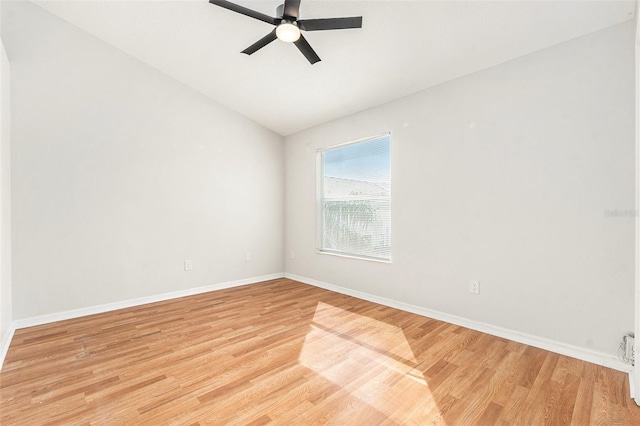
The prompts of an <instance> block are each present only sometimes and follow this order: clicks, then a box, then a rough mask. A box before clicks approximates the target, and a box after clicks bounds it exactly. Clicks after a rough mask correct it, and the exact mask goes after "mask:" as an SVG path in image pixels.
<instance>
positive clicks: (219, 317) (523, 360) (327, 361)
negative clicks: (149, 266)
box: [0, 279, 640, 426]
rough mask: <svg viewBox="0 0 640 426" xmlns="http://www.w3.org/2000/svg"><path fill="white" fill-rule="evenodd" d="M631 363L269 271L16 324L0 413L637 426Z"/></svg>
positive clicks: (62, 419) (111, 419) (81, 420)
mask: <svg viewBox="0 0 640 426" xmlns="http://www.w3.org/2000/svg"><path fill="white" fill-rule="evenodd" d="M628 386H629V383H628V377H627V375H626V374H625V373H622V372H618V371H614V370H610V369H607V368H604V367H601V366H596V365H593V364H589V363H586V362H583V361H579V360H576V359H572V358H567V357H564V356H561V355H558V354H554V353H550V352H547V351H544V350H542V349H538V348H534V347H530V346H527V345H523V344H521V343H516V342H511V341H508V340H505V339H502V338H498V337H494V336H490V335H487V334H483V333H480V332H478V331H474V330H469V329H466V328H464V327H460V326H456V325H452V324H447V323H444V322H441V321H437V320H434V319H431V318H425V317H421V316H419V315H415V314H411V313H408V312H404V311H399V310H396V309H392V308H389V307H385V306H382V305H378V304H375V303H371V302H367V301H363V300H359V299H356V298H353V297H349V296H345V295H342V294H338V293H333V292H330V291H326V290H323V289H319V288H316V287H312V286H308V285H304V284H301V283H298V282H295V281H292V280H288V279H278V280H272V281H267V282H263V283H257V284H253V285H247V286H242V287H237V288H232V289H226V290H220V291H215V292H210V293H204V294H199V295H195V296H190V297H184V298H179V299H174V300H167V301H162V302H158V303H153V304H149V305H143V306H137V307H133V308H129V309H122V310H118V311H113V312H107V313H103V314H97V315H91V316H87V317H83V318H76V319H72V320H68V321H59V322H56V323H51V324H45V325H41V326H37V327H31V328H27V329H21V330H17V331H16V333H15V335H14V338H13V340H12V342H11V345H10V348H9V352H8V353H7V357H6V359H5V363H4V366H3V369H2V371H1V372H0V424H2V425H20V426H22V425H25V424H29V425H45V424H51V425H54V424H55V425H61V424H65V425H66V424H185V425H205V424H206V425H209V424H221V425H222V424H224V425H233V424H238V425H265V424H295V425H306V424H363V425H367V426H369V425H385V424H386V425H400V424H402V425H424V424H435V425H448V426H451V425H457V424H477V425H494V424H495V425H513V424H526V425H537V424H548V425H560V424H573V425H589V424H612V425H615V424H620V425H633V424H640V407H638V406H636V404H635V403H634V402H633V401H632V400H631V399H630V398H629V396H628V394H629V392H628Z"/></svg>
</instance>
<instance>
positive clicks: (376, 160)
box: [317, 134, 391, 261]
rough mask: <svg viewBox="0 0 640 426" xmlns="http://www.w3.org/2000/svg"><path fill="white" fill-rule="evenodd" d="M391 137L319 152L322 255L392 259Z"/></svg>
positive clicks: (319, 215) (320, 241) (319, 212)
mask: <svg viewBox="0 0 640 426" xmlns="http://www.w3.org/2000/svg"><path fill="white" fill-rule="evenodd" d="M390 157H391V136H390V135H389V134H386V135H384V136H379V137H375V138H371V139H367V140H364V141H360V142H354V143H350V144H347V145H340V146H338V147H334V148H328V149H324V150H321V151H319V152H318V164H319V171H320V173H319V177H320V179H319V190H318V194H319V197H318V203H319V209H318V210H319V211H318V239H317V240H318V246H319V247H318V250H319V251H320V252H322V253H333V254H342V255H348V256H355V257H360V258H366V259H377V260H386V261H388V260H391V161H390Z"/></svg>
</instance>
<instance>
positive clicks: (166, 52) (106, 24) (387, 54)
mask: <svg viewBox="0 0 640 426" xmlns="http://www.w3.org/2000/svg"><path fill="white" fill-rule="evenodd" d="M236 2H237V3H238V4H241V5H243V6H245V7H249V8H252V9H255V10H258V11H260V12H262V13H265V14H268V15H275V10H276V7H277V6H278V5H279V4H280V1H270V0H265V1H245V0H237V1H236ZM34 3H36V4H38V5H39V6H40V7H42V8H44V9H46V10H48V11H50V12H51V13H53V14H55V15H57V16H59V17H61V18H63V19H65V20H67V21H68V22H70V23H71V24H73V25H76V26H78V27H80V28H81V29H83V30H85V31H87V32H88V33H90V34H92V35H94V36H96V37H98V38H100V39H102V40H104V41H106V42H107V43H110V44H111V45H113V46H115V47H117V48H119V49H121V50H123V51H125V52H127V53H128V54H130V55H132V56H134V57H136V58H138V59H140V60H142V61H143V62H145V63H147V64H149V65H151V66H152V67H154V68H156V69H158V70H160V71H162V72H164V73H166V74H168V75H170V76H172V77H174V78H175V79H177V80H179V81H182V82H184V83H185V84H187V85H188V86H191V87H192V88H194V89H196V90H198V91H200V92H202V93H203V94H205V95H207V96H209V97H211V98H213V99H215V100H216V101H218V102H219V103H221V104H223V105H226V106H227V107H229V108H231V109H233V110H235V111H238V112H239V113H241V114H243V115H245V116H247V117H249V118H251V119H253V120H255V121H256V122H258V123H261V124H262V125H264V126H266V127H268V128H270V129H272V130H274V131H275V132H277V133H279V134H282V135H288V134H292V133H295V132H297V131H300V130H303V129H306V128H309V127H311V126H314V125H317V124H320V123H323V122H326V121H329V120H332V119H335V118H338V117H342V116H345V115H348V114H351V113H354V112H357V111H360V110H363V109H367V108H370V107H372V106H375V105H378V104H381V103H384V102H388V101H391V100H393V99H397V98H400V97H403V96H406V95H408V94H411V93H414V92H417V91H420V90H423V89H426V88H428V87H431V86H434V85H437V84H439V83H442V82H445V81H447V80H451V79H454V78H457V77H460V76H463V75H465V74H469V73H472V72H476V71H479V70H482V69H485V68H488V67H491V66H494V65H497V64H500V63H503V62H505V61H508V60H511V59H513V58H516V57H519V56H523V55H526V54H529V53H532V52H535V51H537V50H540V49H544V48H546V47H549V46H552V45H555V44H558V43H562V42H564V41H566V40H569V39H572V38H575V37H579V36H582V35H584V34H587V33H590V32H593V31H597V30H600V29H603V28H605V27H608V26H611V25H615V24H618V23H621V22H624V21H626V20H630V19H633V18H634V14H635V2H634V1H517V0H516V1H513V0H512V1H482V0H476V1H420V0H414V1H398V0H389V1H382V0H369V1H345V0H340V1H336V0H302V5H301V7H300V17H301V19H312V18H325V17H341V16H363V28H362V29H359V30H337V31H317V32H311V33H309V32H308V33H306V34H305V36H306V38H307V40H308V41H309V42H310V43H311V45H312V46H313V47H314V49H315V50H316V52H317V53H318V54H319V56H320V57H321V58H322V61H321V62H319V63H317V64H315V65H310V64H309V63H308V62H307V61H306V59H305V58H304V56H302V55H301V54H300V52H298V50H297V49H296V48H295V46H293V45H290V44H287V43H284V42H281V41H279V40H276V41H275V42H273V43H271V44H270V45H268V46H267V47H265V48H264V49H262V50H260V51H258V52H257V53H255V54H254V55H252V56H247V55H243V54H241V53H240V51H242V50H243V49H244V48H246V47H248V46H249V45H251V44H252V43H254V42H255V41H256V40H258V39H259V38H261V37H263V36H264V35H266V34H267V33H268V32H269V31H271V29H272V28H273V27H272V26H271V25H269V24H266V23H264V22H261V21H258V20H255V19H251V18H249V17H246V16H243V15H240V14H237V13H233V12H231V11H229V10H226V9H223V8H220V7H217V6H214V5H211V4H209V3H208V2H207V1H206V0H173V1H88V0H85V1H78V0H74V1H35V2H34Z"/></svg>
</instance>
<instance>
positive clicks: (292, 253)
mask: <svg viewBox="0 0 640 426" xmlns="http://www.w3.org/2000/svg"><path fill="white" fill-rule="evenodd" d="M291 258H292V259H295V258H296V252H295V251H293V250H291Z"/></svg>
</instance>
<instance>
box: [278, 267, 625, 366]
mask: <svg viewBox="0 0 640 426" xmlns="http://www.w3.org/2000/svg"><path fill="white" fill-rule="evenodd" d="M284 276H285V278H289V279H292V280H294V281H299V282H301V283H305V284H309V285H312V286H315V287H320V288H324V289H325V290H330V291H335V292H337V293H342V294H346V295H348V296H353V297H357V298H358V299H364V300H368V301H369V302H374V303H378V304H380V305H385V306H389V307H391V308H396V309H400V310H402V311H406V312H411V313H414V314H418V315H422V316H425V317H428V318H433V319H437V320H440V321H445V322H448V323H450V324H455V325H459V326H462V327H466V328H470V329H472V330H476V331H480V332H483V333H487V334H491V335H493V336H498V337H502V338H504V339H509V340H513V341H515V342H519V343H523V344H525V345H529V346H535V347H536V348H540V349H545V350H548V351H551V352H555V353H557V354H560V355H566V356H570V357H572V358H577V359H580V360H583V361H587V362H591V363H593V364H598V365H602V366H604V367H609V368H612V369H614V370H619V371H623V372H627V373H628V372H630V371H632V369H633V367H632V366H631V365H627V364H625V363H623V362H622V361H620V360H619V359H618V358H617V357H616V356H615V355H610V354H606V353H602V352H596V351H591V350H589V349H585V348H581V347H578V346H573V345H569V344H566V343H562V342H557V341H554V340H550V339H546V338H544V337H538V336H534V335H531V334H526V333H521V332H519V331H515V330H510V329H508V328H503V327H497V326H494V325H490V324H484V323H481V322H478V321H474V320H471V319H468V318H464V317H459V316H457V315H451V314H447V313H444V312H439V311H434V310H432V309H428V308H424V307H422V306H417V305H412V304H409V303H404V302H399V301H397V300H392V299H388V298H386V297H380V296H376V295H373V294H369V293H365V292H361V291H357V290H352V289H350V288H346V287H340V286H337V285H334V284H329V283H325V282H322V281H318V280H314V279H312V278H306V277H301V276H299V275H295V274H289V273H285V274H284Z"/></svg>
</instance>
